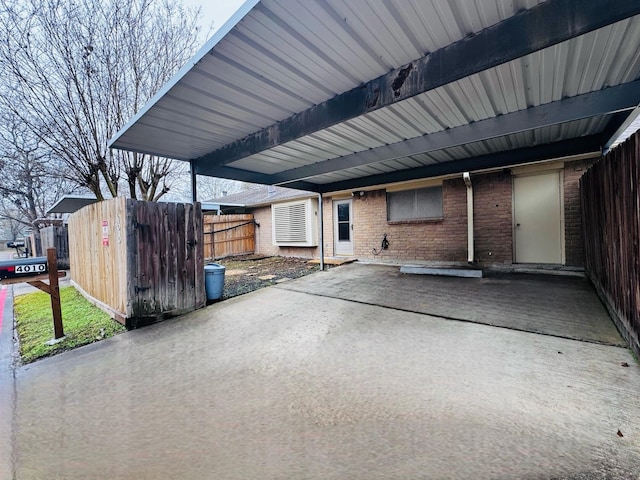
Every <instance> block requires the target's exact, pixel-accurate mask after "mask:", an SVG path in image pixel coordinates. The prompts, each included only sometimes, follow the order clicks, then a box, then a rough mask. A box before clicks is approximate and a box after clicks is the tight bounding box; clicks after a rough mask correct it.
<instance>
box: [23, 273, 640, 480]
mask: <svg viewBox="0 0 640 480" xmlns="http://www.w3.org/2000/svg"><path fill="white" fill-rule="evenodd" d="M340 268H342V267H340ZM328 273H329V272H320V273H318V274H316V275H317V276H319V277H320V276H324V275H327V274H328ZM316 275H314V276H316ZM327 278H329V277H327ZM298 282H299V280H295V281H292V282H289V283H287V284H284V285H291V286H295V285H296V284H297V283H298ZM624 362H626V363H628V364H629V367H623V366H621V364H622V363H624ZM16 382H17V383H16V389H17V410H16V417H15V426H16V432H15V438H16V444H15V447H16V448H15V454H16V457H15V471H16V479H18V480H30V479H43V478H65V479H83V480H84V479H87V478H109V479H122V480H124V479H136V480H139V479H154V480H155V479H181V480H182V479H213V478H216V479H217V478H220V479H247V478H260V479H284V478H286V479H345V478H356V479H357V478H362V479H378V478H379V479H414V478H415V479H418V478H420V479H425V478H429V479H438V478H441V479H445V478H446V479H470V478H473V479H489V478H491V479H516V478H517V479H523V478H524V479H548V478H573V479H579V478H580V479H590V478H593V479H595V478H598V479H605V478H607V479H632V478H634V479H635V478H638V472H639V471H640V469H639V466H640V402H639V401H638V398H639V397H638V393H639V392H640V366H639V365H638V364H637V363H635V361H634V360H633V358H632V357H631V355H630V354H629V352H628V350H626V349H624V348H619V347H614V346H605V345H598V344H593V343H584V342H578V341H574V340H568V339H563V338H557V337H552V336H545V335H536V334H531V333H526V332H521V331H514V330H509V329H502V328H494V327H490V326H486V325H479V324H474V323H465V322H457V321H451V320H443V319H439V318H434V317H431V316H428V315H424V314H418V313H411V312H403V311H399V310H395V309H391V308H385V307H381V306H375V305H364V304H359V303H356V302H352V301H347V300H343V299H336V298H329V297H323V296H319V295H314V294H310V293H302V292H296V291H291V290H287V289H285V288H284V287H282V288H281V287H271V288H266V289H262V290H259V291H257V292H254V293H252V294H248V295H244V296H241V297H236V298H233V299H231V300H228V301H224V302H220V303H217V304H215V305H212V306H210V307H207V308H205V309H203V310H200V311H197V312H194V313H192V314H189V315H186V316H184V317H181V318H178V319H174V320H171V321H167V322H164V323H161V324H157V325H154V326H151V327H146V328H144V329H141V330H138V331H132V332H128V333H125V334H122V335H119V336H117V337H114V338H112V339H108V340H105V341H103V342H100V343H98V344H94V345H91V346H88V347H84V348H81V349H78V350H76V351H74V352H69V353H66V354H62V355H59V356H58V357H55V358H51V359H46V360H43V361H40V362H37V363H35V364H32V365H29V366H25V367H22V368H20V369H19V370H18V372H17V380H16ZM618 430H620V432H621V433H622V434H623V435H624V436H623V437H620V436H618V435H617V432H618Z"/></svg>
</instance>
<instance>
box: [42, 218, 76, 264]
mask: <svg viewBox="0 0 640 480" xmlns="http://www.w3.org/2000/svg"><path fill="white" fill-rule="evenodd" d="M40 245H41V250H42V251H43V252H46V251H47V249H49V248H55V249H56V252H57V254H58V268H60V269H67V268H69V230H68V228H67V227H66V226H56V225H51V226H49V227H45V228H42V229H40ZM39 255H42V254H41V253H39Z"/></svg>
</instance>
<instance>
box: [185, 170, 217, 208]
mask: <svg viewBox="0 0 640 480" xmlns="http://www.w3.org/2000/svg"><path fill="white" fill-rule="evenodd" d="M189 173H191V201H192V202H193V203H196V202H197V201H198V191H197V190H196V168H195V160H190V161H189ZM218 213H219V211H218Z"/></svg>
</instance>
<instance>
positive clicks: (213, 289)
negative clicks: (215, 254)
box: [204, 263, 225, 300]
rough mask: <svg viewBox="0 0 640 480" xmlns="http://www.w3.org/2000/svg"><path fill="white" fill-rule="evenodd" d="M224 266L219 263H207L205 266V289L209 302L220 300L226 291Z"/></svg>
mask: <svg viewBox="0 0 640 480" xmlns="http://www.w3.org/2000/svg"><path fill="white" fill-rule="evenodd" d="M224 268H225V267H224V266H223V265H219V264H217V263H207V264H206V265H205V266H204V289H205V291H206V292H207V300H219V299H221V298H222V292H223V290H224Z"/></svg>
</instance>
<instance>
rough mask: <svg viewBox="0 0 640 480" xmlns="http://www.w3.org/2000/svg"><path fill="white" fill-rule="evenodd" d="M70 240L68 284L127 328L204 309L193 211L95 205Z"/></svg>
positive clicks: (75, 222) (120, 201) (197, 214)
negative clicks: (70, 279) (77, 288)
mask: <svg viewBox="0 0 640 480" xmlns="http://www.w3.org/2000/svg"><path fill="white" fill-rule="evenodd" d="M69 235H70V238H71V242H72V244H73V246H74V248H73V249H72V250H71V255H70V257H71V258H70V260H71V275H72V278H73V281H74V282H75V283H76V284H77V285H78V286H79V287H80V288H81V290H83V292H84V293H85V294H87V296H89V297H91V298H92V299H94V300H95V301H96V303H97V304H99V305H101V306H102V307H103V308H105V309H107V310H108V311H110V313H112V314H113V315H114V316H115V317H116V318H117V319H118V320H119V321H121V322H122V323H124V324H125V325H126V326H127V327H128V328H135V327H138V326H141V325H143V324H148V323H153V322H155V321H158V320H160V319H162V318H165V317H170V316H174V315H178V314H181V313H185V312H188V311H191V310H194V309H196V308H200V307H202V306H204V304H205V302H206V300H205V292H204V280H203V275H204V257H203V242H202V241H201V237H202V210H201V209H200V204H195V205H191V204H187V205H183V204H171V203H154V202H138V201H135V200H126V199H124V198H116V199H113V200H108V201H105V202H99V203H96V204H93V205H89V206H87V207H85V208H83V209H81V210H79V211H78V212H76V213H75V214H74V215H73V216H72V217H71V219H70V220H69Z"/></svg>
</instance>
